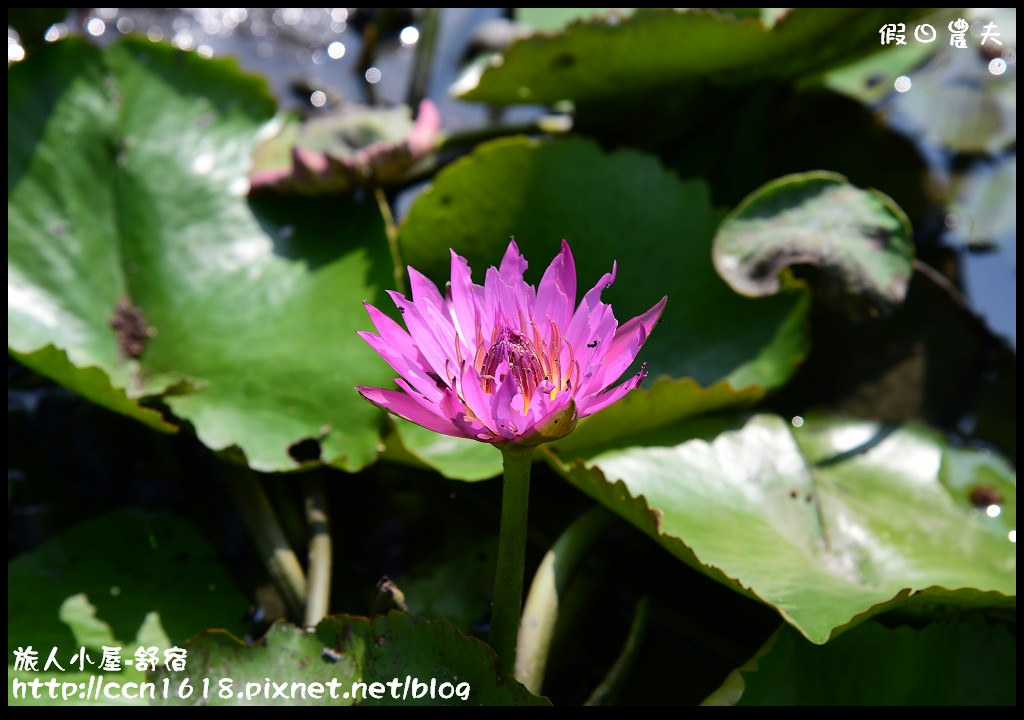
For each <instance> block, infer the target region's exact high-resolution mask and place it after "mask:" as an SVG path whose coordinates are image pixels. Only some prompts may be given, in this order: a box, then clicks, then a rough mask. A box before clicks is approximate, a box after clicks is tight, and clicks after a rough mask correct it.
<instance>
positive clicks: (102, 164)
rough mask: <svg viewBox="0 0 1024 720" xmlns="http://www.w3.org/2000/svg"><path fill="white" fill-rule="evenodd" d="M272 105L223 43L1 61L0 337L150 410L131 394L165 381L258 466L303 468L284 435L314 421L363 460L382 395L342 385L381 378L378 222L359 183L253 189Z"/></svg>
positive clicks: (315, 431)
mask: <svg viewBox="0 0 1024 720" xmlns="http://www.w3.org/2000/svg"><path fill="white" fill-rule="evenodd" d="M272 115H273V102H272V100H271V99H270V97H269V95H268V93H267V89H266V85H265V82H264V81H262V80H259V79H256V78H254V77H252V76H249V75H245V74H243V73H241V72H240V71H239V70H238V68H237V65H236V64H235V63H234V62H233V61H227V60H205V59H203V58H200V57H198V56H196V55H194V54H189V53H182V52H179V51H177V50H174V49H172V48H170V47H166V46H162V45H157V44H154V43H148V42H145V41H139V40H125V41H121V42H119V43H115V44H113V45H111V46H109V47H108V48H107V49H106V50H103V51H101V50H98V49H96V48H94V47H92V46H90V45H88V44H87V43H85V42H84V41H80V40H76V39H68V40H66V41H63V42H60V43H55V44H53V45H50V46H47V47H45V48H43V49H41V50H40V51H39V52H37V53H34V54H33V55H32V56H31V57H29V58H28V59H27V60H26V61H25V62H22V63H19V64H18V65H17V66H15V67H13V68H12V69H11V71H10V75H9V84H8V118H9V124H8V147H9V148H10V161H9V163H8V236H9V241H8V243H9V244H8V288H9V302H8V346H9V348H10V349H11V350H12V351H13V352H15V353H16V356H17V357H18V359H19V361H21V362H24V363H25V364H26V365H28V366H29V367H32V368H33V369H34V370H36V371H38V372H41V373H43V374H47V375H50V376H52V377H54V378H55V379H57V380H58V381H59V382H62V383H64V384H66V385H67V386H68V387H70V388H72V389H74V390H76V391H77V392H80V393H82V394H83V395H85V396H86V397H88V398H89V399H91V400H93V401H95V402H98V403H100V404H104V405H106V406H107V407H111V408H112V409H114V410H117V411H120V412H126V413H127V414H131V415H132V416H134V417H140V416H142V417H141V419H143V420H144V421H146V422H149V423H150V424H159V423H158V422H156V421H155V420H154V418H152V416H151V415H148V414H147V413H148V411H146V410H143V409H141V408H137V407H135V406H134V404H133V403H134V402H135V401H137V400H138V399H139V398H151V399H160V400H162V401H163V402H165V403H166V404H167V405H168V406H169V407H170V408H171V409H172V410H173V412H174V413H175V415H177V416H178V417H179V418H181V419H183V420H188V421H189V422H190V423H191V424H192V426H193V427H194V428H195V431H196V434H197V435H198V436H199V438H200V439H201V440H202V441H203V442H204V443H205V444H207V445H208V446H209V447H211V448H213V449H215V450H223V449H228V448H232V447H237V448H239V449H240V450H241V451H242V452H243V453H244V454H245V456H246V458H247V460H248V462H249V463H250V465H251V466H252V467H254V468H257V469H260V470H267V471H271V470H288V469H295V468H297V467H299V463H298V461H296V460H295V459H293V458H292V457H291V456H290V455H289V447H291V446H292V445H293V444H295V443H297V442H299V441H301V440H303V439H306V438H313V439H315V440H318V441H319V443H320V448H321V459H322V460H323V461H325V462H329V463H334V464H337V465H339V466H341V467H342V468H345V469H358V468H360V467H363V466H365V465H366V464H367V463H369V462H370V461H371V460H372V459H373V457H374V454H375V448H376V446H377V444H378V442H379V424H380V422H381V414H380V413H379V412H378V411H377V410H376V409H374V408H373V407H371V406H369V405H367V404H366V403H365V402H363V401H362V399H361V398H360V397H359V396H358V394H357V393H356V392H355V391H354V389H353V387H354V386H355V385H356V384H358V383H368V384H382V383H384V382H385V381H387V380H388V379H389V378H390V377H391V374H390V372H389V371H388V369H387V367H386V366H385V365H384V363H382V362H380V361H379V359H377V357H376V356H375V354H374V353H373V351H372V350H370V349H369V348H368V347H366V345H365V343H363V342H362V341H361V340H359V338H358V337H357V336H356V335H355V331H356V330H357V329H359V328H360V327H362V322H363V317H362V313H363V310H362V307H361V301H362V300H371V301H374V300H376V301H378V302H379V300H380V297H381V296H382V293H383V289H384V287H388V286H390V285H391V284H392V283H393V270H392V262H391V257H390V253H389V250H388V245H387V239H386V234H385V228H384V221H383V219H382V217H381V215H380V212H379V209H378V208H377V206H376V204H375V203H373V202H372V201H366V202H358V201H356V200H355V199H352V198H348V199H341V200H334V199H332V200H329V201H328V200H312V199H306V200H302V199H300V200H297V201H296V202H294V203H290V204H284V203H282V202H279V201H277V200H275V199H274V198H261V199H260V200H254V201H250V200H248V199H247V198H246V191H247V190H248V187H249V185H248V180H247V172H248V169H249V165H250V158H251V153H252V150H253V148H254V146H255V144H256V142H257V140H258V137H259V133H260V131H261V127H262V126H263V124H264V123H265V122H267V121H268V120H269V119H270V118H271V117H272ZM65 355H66V358H65V357H64V356H65ZM97 370H99V371H102V373H104V374H105V375H106V376H107V378H108V379H109V380H108V382H106V383H105V382H103V380H102V378H97V377H96V372H97ZM126 398H130V401H128V400H126Z"/></svg>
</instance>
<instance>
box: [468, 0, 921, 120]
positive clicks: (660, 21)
mask: <svg viewBox="0 0 1024 720" xmlns="http://www.w3.org/2000/svg"><path fill="white" fill-rule="evenodd" d="M894 13H896V11H894V10H892V9H891V8H874V9H869V10H865V9H862V8H827V9H826V8H794V9H793V10H792V11H790V12H788V13H786V14H785V15H783V16H782V17H781V18H779V19H778V20H777V21H775V22H774V23H772V22H771V21H772V20H774V16H772V17H771V18H770V19H769V24H770V25H771V26H770V27H769V25H768V24H765V23H763V22H762V21H761V20H760V19H753V18H742V19H737V18H735V17H732V16H730V15H729V14H722V13H718V12H715V11H714V10H687V11H679V10H673V9H669V8H656V9H654V8H639V9H638V10H637V11H636V12H635V13H634V14H633V15H632V16H630V17H627V18H625V19H622V18H621V17H619V16H596V17H591V18H586V19H582V20H577V21H576V22H572V23H570V24H569V25H568V26H567V27H565V29H564V30H562V31H561V32H558V33H553V34H548V33H541V34H536V35H533V36H531V37H528V38H525V39H523V40H519V41H518V42H516V43H514V44H512V45H511V46H510V47H509V48H507V49H506V50H505V52H504V53H503V55H502V57H501V58H500V60H499V61H496V62H492V63H491V64H490V65H488V66H487V67H486V69H484V71H483V73H482V74H481V75H480V76H479V77H477V78H472V77H464V78H462V79H461V80H460V81H459V83H458V85H457V87H458V89H459V91H460V92H461V96H462V97H463V98H464V99H466V100H474V101H479V102H487V103H494V104H502V105H506V104H515V103H542V104H550V103H555V102H558V101H559V100H572V101H575V102H577V103H589V102H594V101H599V100H606V99H609V98H613V97H616V96H621V95H623V94H626V95H634V96H635V95H640V94H651V93H658V92H661V93H665V92H669V91H670V92H671V93H687V92H689V91H690V89H691V88H692V87H693V86H694V84H695V83H697V82H701V81H709V82H714V83H715V84H718V85H739V84H745V83H752V82H757V81H762V80H769V79H772V80H789V79H793V78H796V77H799V76H800V75H802V74H805V73H810V72H814V73H818V72H821V71H823V70H825V69H827V68H829V67H833V66H836V65H839V64H841V63H843V62H848V61H850V60H854V59H857V58H859V57H862V56H864V55H867V54H869V53H870V52H872V51H875V50H879V49H881V48H880V46H879V44H878V29H879V28H880V27H881V26H882V25H884V24H885V23H887V22H891V21H892V18H893V17H894ZM920 13H921V11H919V10H916V9H913V8H907V9H904V10H901V11H899V12H898V15H899V19H900V21H902V22H907V21H909V20H911V19H913V18H915V17H919V16H920ZM669 89H670V90H669Z"/></svg>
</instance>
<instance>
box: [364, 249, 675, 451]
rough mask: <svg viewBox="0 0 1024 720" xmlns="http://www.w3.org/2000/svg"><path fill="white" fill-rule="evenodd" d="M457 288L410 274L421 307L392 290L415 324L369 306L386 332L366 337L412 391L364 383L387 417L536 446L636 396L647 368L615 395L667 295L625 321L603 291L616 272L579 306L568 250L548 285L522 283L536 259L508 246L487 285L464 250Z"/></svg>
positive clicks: (455, 276) (455, 273)
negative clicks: (475, 280) (475, 279)
mask: <svg viewBox="0 0 1024 720" xmlns="http://www.w3.org/2000/svg"><path fill="white" fill-rule="evenodd" d="M451 256H452V262H451V268H452V275H451V282H449V283H448V285H447V287H446V289H445V295H444V296H442V295H441V293H440V292H439V291H438V289H437V287H436V286H435V285H434V284H433V283H432V282H431V281H430V280H428V279H427V278H426V277H425V276H424V275H422V274H421V273H419V272H417V271H416V270H415V269H414V268H412V267H410V268H409V280H410V285H411V288H412V300H411V301H410V300H407V299H406V298H405V297H404V296H403V295H402V294H401V293H397V292H390V291H389V294H390V295H391V298H392V299H393V300H394V301H395V304H396V305H397V306H398V310H399V312H401V314H402V319H403V320H404V321H405V325H406V327H407V328H408V332H406V330H404V329H403V328H402V327H401V326H400V325H399V324H398V323H396V322H395V321H394V320H392V319H391V318H389V317H388V316H387V315H385V314H384V313H382V312H381V311H380V310H378V309H377V308H375V307H373V306H372V305H370V304H369V303H366V309H367V311H368V312H369V313H370V318H371V319H372V320H373V324H374V325H375V326H376V328H377V333H379V334H375V333H371V332H360V333H359V335H360V337H362V338H363V339H364V340H366V342H368V343H369V344H370V346H371V347H372V348H373V349H374V350H376V351H377V352H378V353H380V355H381V357H383V358H384V359H385V360H386V361H387V362H388V364H390V365H391V367H393V368H394V369H395V371H396V372H397V373H398V374H399V375H400V376H401V377H399V378H395V382H396V383H398V386H399V387H400V388H401V390H384V389H381V388H373V387H359V388H358V390H359V392H360V393H361V394H362V395H363V397H364V398H366V399H367V400H369V401H370V402H371V403H373V404H374V405H377V406H378V407H381V408H383V409H385V410H387V411H388V412H391V413H394V414H395V415H398V416H400V417H403V418H405V419H407V420H411V421H412V422H414V423H416V424H418V425H422V426H423V427H425V428H429V429H431V430H436V431H437V432H440V433H444V434H446V435H454V436H456V437H466V438H472V439H474V440H480V441H482V442H489V443H496V444H501V443H517V444H523V445H533V444H538V443H541V442H547V441H549V440H554V439H557V438H560V437H564V436H565V435H567V434H568V433H569V432H571V431H572V430H573V429H574V428H575V427H576V422H577V420H578V419H579V418H583V417H587V416H588V415H592V414H594V413H596V412H598V411H599V410H602V409H604V408H606V407H608V406H609V405H611V404H612V403H614V402H615V401H616V400H619V399H620V398H621V397H623V396H624V395H625V394H626V393H628V392H629V391H630V390H632V389H633V388H635V387H636V386H637V385H639V384H640V382H641V381H642V380H643V379H644V377H645V375H646V363H645V364H644V367H643V369H641V371H640V372H639V373H637V374H636V375H634V376H632V377H630V378H629V379H628V380H626V381H625V382H624V383H622V384H621V385H619V386H617V387H614V388H609V386H610V385H611V384H612V383H614V382H615V381H617V380H618V379H619V377H620V376H621V375H622V373H624V372H625V371H626V369H627V368H628V367H629V366H630V364H631V363H632V362H633V359H634V358H635V357H636V356H637V353H638V352H639V351H640V347H641V346H642V345H643V344H644V342H645V341H646V340H647V336H648V335H649V334H650V332H651V329H652V328H653V327H654V325H655V324H656V323H657V322H658V318H659V317H660V316H661V312H662V310H663V309H664V307H665V302H666V301H667V298H662V299H661V301H660V302H659V303H657V304H656V305H655V306H654V307H652V308H651V309H650V310H648V311H647V312H646V313H644V314H643V315H640V316H638V317H635V318H633V319H632V320H630V321H629V322H626V323H624V324H623V325H619V324H618V322H617V321H616V319H615V316H614V315H613V314H612V308H611V306H610V305H607V304H605V303H603V302H601V292H602V291H603V290H605V289H606V288H608V287H609V286H611V284H612V283H613V282H614V281H615V271H616V265H615V264H614V263H613V264H612V271H611V273H606V274H605V275H604V276H603V277H602V278H601V279H600V280H599V281H598V283H597V285H595V286H594V288H593V289H592V290H590V291H589V292H588V293H587V294H586V295H584V296H583V300H582V301H581V302H580V304H579V307H576V265H575V263H574V262H573V257H572V252H571V251H570V250H569V244H568V243H567V242H565V241H564V240H563V241H562V250H561V252H559V253H558V255H557V256H555V259H554V260H553V261H552V262H551V265H550V266H548V269H547V270H546V271H545V273H544V277H543V278H542V279H541V281H540V286H539V287H537V288H534V287H533V286H532V285H527V284H526V282H525V281H524V280H523V272H524V271H525V270H526V267H527V263H526V259H525V258H524V257H523V256H522V255H521V254H520V252H519V248H518V247H517V246H516V243H515V241H514V240H513V241H512V242H510V243H509V246H508V250H506V252H505V257H504V258H503V259H502V261H501V266H500V267H499V268H494V267H491V268H488V270H487V275H486V278H485V280H484V284H483V286H482V287H481V286H480V285H475V284H474V283H473V281H472V278H471V275H470V269H469V263H468V262H467V261H466V259H465V258H463V257H460V256H459V255H457V254H456V253H455V251H454V250H453V251H452V253H451Z"/></svg>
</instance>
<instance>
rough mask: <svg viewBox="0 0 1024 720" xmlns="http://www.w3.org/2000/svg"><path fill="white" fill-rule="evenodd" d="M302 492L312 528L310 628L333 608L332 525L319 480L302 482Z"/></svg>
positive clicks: (308, 589) (308, 595) (308, 597)
mask: <svg viewBox="0 0 1024 720" xmlns="http://www.w3.org/2000/svg"><path fill="white" fill-rule="evenodd" d="M302 491H303V495H304V505H305V510H306V524H307V525H308V526H309V568H308V569H309V573H308V577H309V582H308V583H307V587H306V615H305V622H304V623H303V624H304V625H305V627H307V628H311V627H316V625H317V624H318V623H319V622H320V621H321V620H323V619H324V617H326V616H327V611H328V609H329V607H330V604H331V525H330V521H329V518H328V515H327V498H326V497H324V488H323V483H322V482H320V478H319V477H317V476H313V475H309V476H307V477H305V478H303V479H302Z"/></svg>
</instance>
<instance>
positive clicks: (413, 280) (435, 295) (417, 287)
mask: <svg viewBox="0 0 1024 720" xmlns="http://www.w3.org/2000/svg"><path fill="white" fill-rule="evenodd" d="M408 270H409V287H410V288H411V289H412V301H413V302H414V303H416V306H417V307H419V308H420V312H422V311H423V310H424V309H425V308H426V307H427V306H429V307H432V308H434V309H435V310H437V312H438V313H440V312H442V311H443V310H444V298H442V297H441V293H440V292H439V291H438V289H437V286H436V285H434V283H432V282H431V281H430V279H429V278H428V277H427V276H426V275H424V274H423V273H421V272H420V271H419V270H417V269H416V268H414V267H412V266H409V268H408Z"/></svg>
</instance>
